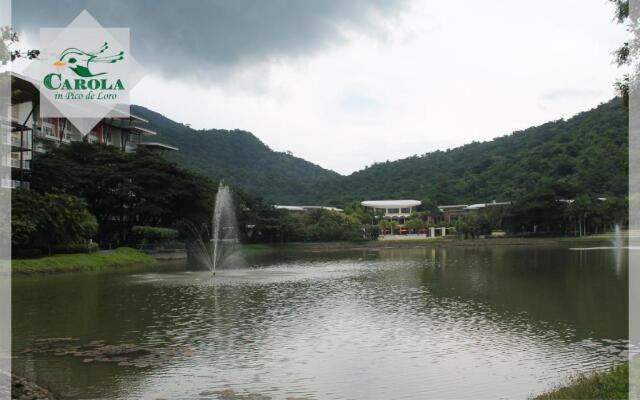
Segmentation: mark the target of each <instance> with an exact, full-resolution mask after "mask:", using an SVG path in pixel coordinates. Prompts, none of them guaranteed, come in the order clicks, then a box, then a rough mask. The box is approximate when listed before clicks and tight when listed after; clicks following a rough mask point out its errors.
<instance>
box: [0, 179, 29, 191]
mask: <svg viewBox="0 0 640 400" xmlns="http://www.w3.org/2000/svg"><path fill="white" fill-rule="evenodd" d="M0 186H1V187H3V188H5V189H17V188H20V187H21V188H23V189H29V187H30V186H31V185H30V184H29V182H23V181H18V180H15V179H2V180H1V181H0Z"/></svg>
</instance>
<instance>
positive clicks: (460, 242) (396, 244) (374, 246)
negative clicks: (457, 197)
mask: <svg viewBox="0 0 640 400" xmlns="http://www.w3.org/2000/svg"><path fill="white" fill-rule="evenodd" d="M564 241H565V240H562V239H559V238H549V239H544V238H499V239H498V238H492V239H453V238H452V239H414V240H394V241H392V240H372V241H363V242H344V241H343V242H290V243H258V244H245V245H243V249H245V250H248V251H269V250H272V251H290V250H293V251H341V250H380V249H411V248H431V247H490V246H560V245H561V243H562V242H564ZM594 241H601V239H597V240H596V239H594Z"/></svg>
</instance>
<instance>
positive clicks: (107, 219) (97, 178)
mask: <svg viewBox="0 0 640 400" xmlns="http://www.w3.org/2000/svg"><path fill="white" fill-rule="evenodd" d="M31 186H32V189H33V190H35V191H38V192H40V193H51V192H61V193H71V194H74V195H76V196H79V197H82V198H84V199H86V201H87V203H88V205H89V209H90V210H91V212H92V213H93V214H94V215H95V216H96V217H97V219H98V223H99V232H98V238H99V239H100V241H101V242H102V243H104V244H107V243H109V244H111V243H116V244H118V243H130V242H131V240H132V238H130V237H129V236H130V231H131V227H133V226H134V225H144V226H172V225H175V224H176V223H177V222H178V221H180V220H182V219H188V220H190V221H193V222H194V223H199V222H201V221H208V220H209V219H210V217H211V212H212V207H213V199H214V196H215V192H216V189H215V188H216V185H215V183H214V182H212V181H211V180H210V179H208V178H206V177H203V176H200V175H197V174H195V173H193V172H190V171H187V170H185V169H183V168H180V167H178V166H177V165H175V164H173V163H171V162H169V161H166V160H164V159H163V158H162V157H160V156H159V155H158V154H156V153H154V152H151V151H147V150H140V151H138V152H136V153H133V154H128V153H122V152H121V151H119V150H118V149H116V148H114V147H111V146H102V145H92V144H88V143H80V142H76V143H71V144H70V145H69V146H63V147H60V148H58V149H54V150H52V151H50V152H48V153H45V154H42V155H39V156H37V157H36V158H35V159H34V161H33V175H32V185H31Z"/></svg>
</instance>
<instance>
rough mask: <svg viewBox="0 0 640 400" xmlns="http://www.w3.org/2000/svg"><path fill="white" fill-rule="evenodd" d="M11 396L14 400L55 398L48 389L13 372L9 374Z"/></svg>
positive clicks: (51, 399)
mask: <svg viewBox="0 0 640 400" xmlns="http://www.w3.org/2000/svg"><path fill="white" fill-rule="evenodd" d="M3 374H5V373H3ZM11 398H12V399H16V400H55V399H57V397H56V396H54V395H53V393H51V392H50V391H49V390H47V389H45V388H43V387H41V386H38V385H36V384H35V383H33V382H30V381H28V380H27V379H25V378H22V377H19V376H17V375H14V374H11Z"/></svg>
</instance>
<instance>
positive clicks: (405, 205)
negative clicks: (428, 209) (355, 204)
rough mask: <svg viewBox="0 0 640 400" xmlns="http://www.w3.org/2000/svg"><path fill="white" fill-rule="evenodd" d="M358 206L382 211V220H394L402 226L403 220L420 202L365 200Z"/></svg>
mask: <svg viewBox="0 0 640 400" xmlns="http://www.w3.org/2000/svg"><path fill="white" fill-rule="evenodd" d="M360 204H362V205H363V206H364V207H366V208H370V209H373V210H384V216H383V218H386V219H392V220H396V221H398V222H399V223H400V224H404V220H405V219H406V218H408V217H409V216H410V215H411V213H413V212H414V211H415V209H416V207H418V206H419V205H420V204H422V202H421V201H418V200H366V201H363V202H362V203H360Z"/></svg>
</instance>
